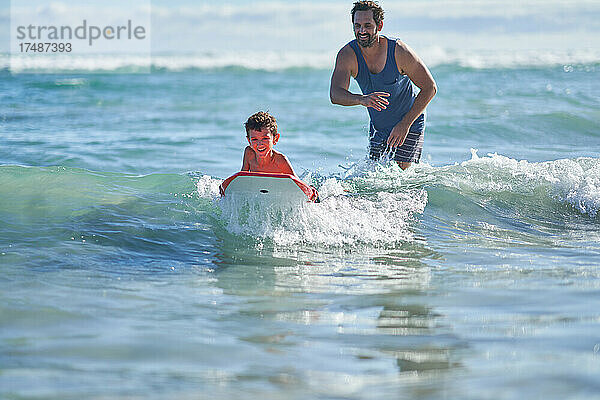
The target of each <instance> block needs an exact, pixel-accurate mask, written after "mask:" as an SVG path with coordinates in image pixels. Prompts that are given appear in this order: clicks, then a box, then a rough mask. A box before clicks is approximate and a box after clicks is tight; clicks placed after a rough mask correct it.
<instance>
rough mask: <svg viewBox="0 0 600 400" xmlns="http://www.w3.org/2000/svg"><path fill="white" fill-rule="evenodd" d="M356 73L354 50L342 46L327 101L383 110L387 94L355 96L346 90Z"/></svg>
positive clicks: (375, 93)
mask: <svg viewBox="0 0 600 400" xmlns="http://www.w3.org/2000/svg"><path fill="white" fill-rule="evenodd" d="M357 72H358V61H357V60H356V55H355V54H354V50H352V48H351V47H350V46H349V45H346V46H344V47H343V48H342V49H341V50H340V51H339V52H338V55H337V58H336V60H335V68H334V69H333V74H332V75H331V85H330V86H329V99H330V100H331V103H333V104H339V105H341V106H358V105H362V106H365V107H373V108H374V109H376V110H377V111H381V110H382V109H385V108H386V107H387V105H388V104H389V102H388V101H387V99H385V97H388V96H389V93H385V92H374V93H370V94H366V95H361V94H355V93H352V92H350V91H349V90H348V88H349V87H350V77H351V76H356V74H357Z"/></svg>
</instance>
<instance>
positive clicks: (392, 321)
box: [377, 305, 460, 372]
mask: <svg viewBox="0 0 600 400" xmlns="http://www.w3.org/2000/svg"><path fill="white" fill-rule="evenodd" d="M442 317H443V316H442V315H440V314H437V313H435V312H434V311H432V310H431V308H429V307H425V306H421V305H405V306H397V307H391V306H386V307H384V308H383V310H382V311H381V312H380V314H379V317H378V321H377V328H378V330H379V331H380V332H383V333H385V334H386V335H397V336H406V337H413V338H414V337H420V338H423V341H422V344H420V345H416V346H415V344H414V342H411V341H409V342H408V343H406V345H404V346H400V347H395V348H382V349H381V351H382V352H383V353H386V354H390V355H391V356H393V357H395V358H396V363H397V365H398V368H399V369H400V372H413V371H414V372H425V371H436V370H437V371H439V370H446V369H449V368H455V367H459V366H460V364H459V363H457V362H455V361H451V356H452V350H453V347H449V346H444V345H441V346H436V345H433V344H432V343H429V342H428V341H429V340H431V341H432V342H434V341H435V340H434V336H435V335H436V333H437V332H439V331H443V330H444V326H442V325H441V324H440V320H441V319H442Z"/></svg>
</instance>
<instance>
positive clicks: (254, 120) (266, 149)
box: [242, 111, 297, 176]
mask: <svg viewBox="0 0 600 400" xmlns="http://www.w3.org/2000/svg"><path fill="white" fill-rule="evenodd" d="M244 126H245V127H246V138H247V139H248V144H249V146H247V147H246V149H245V150H244V161H243V162H242V171H251V172H272V173H280V174H290V175H293V176H297V175H296V173H295V172H294V170H293V168H292V165H291V164H290V162H289V161H288V159H287V157H286V156H284V155H283V154H281V153H280V152H278V151H276V150H274V149H273V146H275V144H276V143H277V141H278V140H279V133H277V121H276V120H275V117H273V116H272V115H271V114H269V113H267V112H264V111H259V112H257V113H256V114H253V115H251V116H250V117H249V118H248V120H247V121H246V123H245V124H244Z"/></svg>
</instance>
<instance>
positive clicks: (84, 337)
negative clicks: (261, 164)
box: [0, 63, 600, 399]
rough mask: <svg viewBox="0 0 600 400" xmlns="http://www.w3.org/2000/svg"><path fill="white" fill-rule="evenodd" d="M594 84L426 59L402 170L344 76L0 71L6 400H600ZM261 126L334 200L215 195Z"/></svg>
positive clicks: (588, 77) (0, 289)
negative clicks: (243, 203) (256, 121)
mask: <svg viewBox="0 0 600 400" xmlns="http://www.w3.org/2000/svg"><path fill="white" fill-rule="evenodd" d="M597 68H598V66H597V65H596V64H593V63H592V64H581V65H569V66H565V65H548V66H536V67H518V68H506V67H498V68H494V67H490V68H468V67H465V66H460V65H456V64H440V65H436V66H434V67H433V68H432V72H433V74H434V76H435V77H436V80H437V82H438V86H439V88H440V91H439V94H438V95H437V97H436V99H435V100H434V102H433V103H432V104H431V106H430V107H429V110H428V113H429V116H428V118H429V121H428V127H427V133H426V139H425V147H424V153H423V154H424V155H423V160H422V161H423V162H422V163H421V164H420V165H418V166H416V167H413V168H411V169H410V170H408V171H405V172H402V171H401V170H399V169H398V168H397V167H395V166H393V165H389V164H388V163H386V162H382V163H370V162H367V161H366V160H365V159H364V157H365V154H366V151H365V148H366V143H367V140H366V124H367V116H366V112H364V110H362V109H358V108H341V107H335V106H332V105H330V104H329V103H328V97H327V91H328V84H329V74H330V71H329V70H323V69H318V68H317V69H311V68H292V69H283V70H278V71H270V72H268V71H264V70H260V69H258V70H255V69H248V68H241V67H237V68H213V69H211V68H208V69H202V68H200V69H198V68H197V69H193V68H192V69H186V70H183V71H170V70H163V69H157V70H154V71H153V73H152V74H142V75H136V74H127V73H112V74H91V75H88V74H82V75H78V74H58V75H57V74H52V75H50V74H21V75H10V74H8V73H0V326H1V327H2V329H0V397H2V398H7V399H37V398H40V399H41V398H43V399H81V398H89V399H105V398H157V399H159V398H160V399H162V398H181V399H187V398H189V399H192V398H193V399H197V398H207V399H209V398H210V399H212V398H224V399H225V398H257V397H260V398H265V399H279V398H281V399H306V398H316V399H342V398H343V399H364V398H406V399H414V398H419V399H441V398H462V399H521V398H556V399H565V398H569V399H590V398H598V397H599V396H600V395H599V393H600V385H599V384H598V379H597V377H598V376H599V373H600V354H599V352H600V335H599V334H598V332H600V312H599V311H598V310H600V291H599V289H600V287H599V286H600V285H599V282H600V280H599V278H600V276H599V275H600V270H599V269H598V265H599V264H600V225H599V223H598V222H599V220H598V218H599V216H598V211H599V210H600V153H599V152H598V149H600V131H599V130H598V126H600V114H599V113H598V110H599V109H600V97H599V96H598V93H599V91H600V86H599V84H598V82H600V79H598V72H597ZM259 109H269V110H270V111H271V112H272V113H273V114H274V115H275V116H276V117H277V118H278V123H279V129H280V131H281V135H282V136H281V141H280V142H279V144H278V145H277V146H278V148H279V150H280V151H282V152H283V153H285V154H286V155H287V156H288V157H289V158H290V160H291V162H292V164H293V165H294V168H295V169H296V171H298V172H299V174H301V175H302V177H303V179H305V180H306V181H308V182H310V183H312V184H313V185H314V186H316V187H317V188H318V189H319V192H320V195H321V200H322V202H321V203H320V204H305V205H303V206H302V207H296V208H295V209H293V210H292V211H290V210H289V209H288V208H286V207H287V206H285V205H281V210H279V212H270V211H269V212H266V211H265V210H264V209H261V204H259V203H258V204H254V206H255V207H254V208H252V210H255V211H253V212H250V213H249V214H245V215H240V213H239V210H240V205H239V204H236V203H232V202H231V201H228V200H227V199H221V198H220V197H219V194H218V185H219V184H220V183H221V182H222V180H223V179H224V178H226V177H227V176H229V175H231V174H233V173H234V172H236V171H237V170H239V167H240V165H241V154H242V149H243V147H244V141H245V138H244V132H243V128H242V124H243V122H244V121H245V119H246V118H247V116H248V115H250V114H251V113H253V112H255V111H257V110H259ZM271 211H272V210H271Z"/></svg>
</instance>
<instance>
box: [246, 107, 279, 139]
mask: <svg viewBox="0 0 600 400" xmlns="http://www.w3.org/2000/svg"><path fill="white" fill-rule="evenodd" d="M244 127H245V128H246V136H250V130H255V131H260V130H262V129H263V128H268V129H269V132H271V135H275V134H276V133H277V120H275V117H274V116H272V115H271V114H269V113H268V112H265V111H259V112H257V113H255V114H252V115H251V116H250V117H248V120H247V121H246V123H245V124H244Z"/></svg>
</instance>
